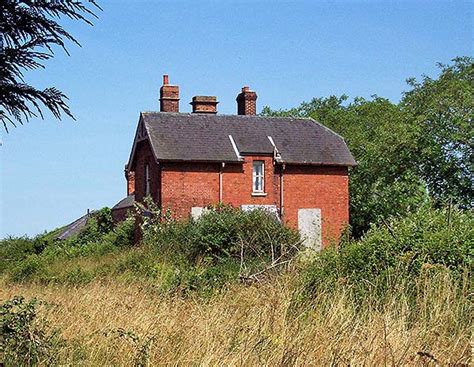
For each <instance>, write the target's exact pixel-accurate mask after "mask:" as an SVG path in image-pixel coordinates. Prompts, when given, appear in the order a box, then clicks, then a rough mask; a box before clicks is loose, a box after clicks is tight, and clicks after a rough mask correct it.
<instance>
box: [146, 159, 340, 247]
mask: <svg viewBox="0 0 474 367" xmlns="http://www.w3.org/2000/svg"><path fill="white" fill-rule="evenodd" d="M253 160H262V161H264V162H265V193H266V195H265V196H252V170H253ZM272 161H273V158H272V157H268V156H255V157H245V161H244V163H243V164H227V165H226V166H225V167H224V168H223V169H222V172H223V175H222V201H223V203H226V204H231V205H233V206H235V207H240V206H241V205H245V204H250V205H275V206H276V207H277V208H280V177H279V174H280V167H279V166H274V165H273V162H272ZM220 169H221V165H220V164H216V163H163V164H162V165H161V180H162V192H161V199H162V204H163V208H165V209H167V208H169V209H171V210H172V212H173V213H174V214H175V215H176V216H177V217H180V218H188V217H189V216H190V212H191V208H192V207H193V206H199V207H204V206H207V205H209V204H217V203H218V202H219V170H220ZM137 184H138V185H140V183H138V173H137ZM303 208H320V209H321V214H322V239H323V246H327V245H328V244H329V243H330V241H331V240H332V239H335V238H338V237H339V235H340V233H341V230H342V229H343V228H344V227H345V225H346V224H347V223H348V221H349V187H348V175H347V168H346V167H309V166H287V167H286V170H285V172H284V221H285V223H287V224H288V225H289V226H291V227H293V228H297V227H298V209H303Z"/></svg>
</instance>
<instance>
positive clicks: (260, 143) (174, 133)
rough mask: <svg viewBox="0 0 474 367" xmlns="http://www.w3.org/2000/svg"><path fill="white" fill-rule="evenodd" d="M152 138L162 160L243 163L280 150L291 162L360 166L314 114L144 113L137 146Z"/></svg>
mask: <svg viewBox="0 0 474 367" xmlns="http://www.w3.org/2000/svg"><path fill="white" fill-rule="evenodd" d="M146 138H148V139H149V141H150V145H151V147H152V150H153V153H154V155H155V158H156V159H157V160H158V161H195V162H198V161H206V162H236V163H237V162H241V161H242V156H243V155H259V154H262V155H264V154H276V155H277V156H278V159H279V161H280V162H282V163H283V162H284V163H287V164H311V165H338V166H354V165H356V161H355V160H354V158H353V156H352V154H351V153H350V151H349V149H348V148H347V145H346V143H345V141H344V139H343V138H342V137H341V136H340V135H338V134H336V133H335V132H333V131H332V130H330V129H328V128H327V127H325V126H323V125H321V124H320V123H318V122H317V121H315V120H312V119H309V118H292V117H263V116H249V115H214V114H196V113H170V112H166V113H164V112H142V113H141V116H140V122H139V126H138V129H137V135H136V137H135V143H134V145H135V144H136V143H137V141H139V140H143V139H146ZM133 154H134V149H133V150H132V154H131V157H130V162H129V163H132V159H133Z"/></svg>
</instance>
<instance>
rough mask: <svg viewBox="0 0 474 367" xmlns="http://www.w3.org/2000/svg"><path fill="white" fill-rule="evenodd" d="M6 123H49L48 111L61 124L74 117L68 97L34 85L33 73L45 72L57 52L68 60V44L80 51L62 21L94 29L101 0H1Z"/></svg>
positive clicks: (1, 94)
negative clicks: (26, 74)
mask: <svg viewBox="0 0 474 367" xmlns="http://www.w3.org/2000/svg"><path fill="white" fill-rule="evenodd" d="M0 3H1V7H0V120H1V122H2V124H3V127H4V128H5V130H6V131H8V125H9V124H11V125H13V126H16V124H17V123H20V124H23V122H25V121H28V120H29V119H30V118H31V117H35V116H38V115H39V116H40V117H41V118H43V113H42V107H43V108H44V107H46V108H47V109H48V110H49V111H51V113H52V114H53V115H54V116H55V117H56V118H57V119H60V118H61V116H62V114H63V113H64V114H66V115H68V116H70V117H73V115H72V113H71V111H70V110H69V107H68V105H67V97H66V95H64V93H62V92H61V91H59V90H58V89H56V88H54V87H50V88H46V89H44V90H39V89H36V88H35V87H33V86H31V85H28V84H27V83H26V82H25V80H24V72H25V71H27V70H32V69H38V68H43V67H44V66H43V64H42V62H44V61H45V60H48V59H50V58H52V57H53V55H54V51H53V47H54V46H59V47H60V48H62V49H63V50H64V51H65V52H66V53H67V54H68V52H67V49H66V45H65V42H66V41H70V42H73V43H75V44H77V45H79V46H80V44H79V42H78V41H77V40H76V39H75V38H74V37H73V36H72V35H71V34H69V33H68V32H67V31H65V30H64V29H63V28H62V27H61V25H60V24H59V23H58V20H59V19H60V18H61V17H67V18H70V19H73V20H78V21H81V22H85V23H87V24H90V25H92V23H91V21H90V20H89V19H88V18H90V17H96V15H95V14H94V13H93V11H92V10H91V9H93V8H97V9H100V7H99V6H98V5H97V4H96V2H95V0H88V1H86V2H84V1H80V0H0Z"/></svg>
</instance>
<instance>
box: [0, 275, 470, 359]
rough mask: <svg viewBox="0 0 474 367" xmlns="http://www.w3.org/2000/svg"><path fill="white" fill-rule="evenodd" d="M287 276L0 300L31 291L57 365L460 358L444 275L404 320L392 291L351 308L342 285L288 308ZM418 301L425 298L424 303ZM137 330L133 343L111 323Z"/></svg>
mask: <svg viewBox="0 0 474 367" xmlns="http://www.w3.org/2000/svg"><path fill="white" fill-rule="evenodd" d="M289 277H290V278H291V276H287V277H280V278H275V279H274V280H273V281H272V282H266V283H263V284H258V285H253V286H244V285H235V286H232V287H231V288H229V289H228V290H226V291H224V292H222V293H221V294H219V295H216V296H214V297H212V298H211V299H209V300H200V299H197V298H184V299H183V298H179V297H166V296H160V295H158V294H157V293H154V292H153V288H152V287H150V286H149V285H144V284H143V283H129V284H125V283H123V282H118V281H102V282H99V281H95V282H93V283H91V284H88V285H85V286H80V287H72V286H55V285H49V286H42V285H34V284H23V285H21V284H20V285H18V284H17V285H12V284H7V283H0V286H1V291H0V298H1V299H2V300H5V299H8V298H10V297H12V296H14V295H24V296H25V297H27V298H31V297H38V298H39V299H42V300H45V301H47V302H49V303H51V304H52V305H53V307H52V308H49V310H48V309H47V308H43V309H42V312H44V314H47V317H48V319H49V320H50V321H51V324H52V325H53V326H54V327H57V328H59V329H60V330H61V331H62V336H63V337H64V338H65V339H66V340H68V341H69V343H67V347H65V348H64V349H63V350H62V351H61V361H62V363H63V364H65V365H68V364H69V365H77V364H79V363H80V364H82V365H87V366H104V365H114V366H130V365H133V364H134V362H136V360H137V357H138V355H139V350H140V348H141V347H143V346H146V345H147V341H148V344H149V347H150V348H149V351H148V352H146V347H145V348H142V349H144V350H145V352H144V354H147V355H148V363H149V365H205V366H206V365H209V366H213V365H222V366H293V365H297V366H309V365H311V366H326V365H333V366H336V365H341V366H347V365H351V366H384V365H388V366H406V365H433V366H434V365H442V366H445V365H452V366H455V365H458V366H461V365H468V364H469V363H470V343H469V342H470V330H469V327H467V326H463V325H457V324H456V317H457V316H456V315H457V310H456V307H458V306H457V304H456V302H455V301H454V300H453V297H454V295H453V293H452V291H451V290H450V289H451V288H450V284H449V281H446V284H442V283H443V282H442V281H441V283H440V284H439V285H438V286H437V288H436V289H437V291H436V292H434V293H432V294H431V295H430V297H434V298H435V300H434V301H433V299H431V300H425V301H423V300H422V301H421V302H420V312H419V317H416V319H414V320H413V319H412V320H410V318H409V312H408V310H407V306H406V303H405V302H404V300H403V299H399V298H396V297H394V299H393V300H391V301H388V303H387V305H386V307H385V310H384V311H376V310H365V311H361V312H358V311H357V310H356V309H355V308H354V306H353V305H352V303H351V302H350V301H349V300H348V298H347V297H346V296H345V295H344V293H343V292H341V293H339V294H337V295H326V294H321V295H320V296H319V297H318V299H317V300H316V302H315V305H316V306H315V307H313V308H311V309H310V308H308V307H306V308H304V309H298V308H294V307H292V299H294V293H293V290H292V287H291V284H292V283H293V280H292V279H288V278H289ZM424 302H425V303H424ZM119 328H122V329H124V330H125V331H131V332H133V333H134V334H135V335H137V336H139V337H140V340H138V341H137V342H136V343H134V342H133V341H132V340H131V339H130V338H128V339H127V338H126V337H119V336H118V334H117V333H113V332H111V330H117V329H119Z"/></svg>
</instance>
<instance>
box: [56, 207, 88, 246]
mask: <svg viewBox="0 0 474 367" xmlns="http://www.w3.org/2000/svg"><path fill="white" fill-rule="evenodd" d="M90 215H91V213H89V214H86V215H83V216H82V217H80V218H79V219H76V220H75V221H74V222H72V223H70V224H68V225H67V226H65V227H64V228H62V230H61V232H60V233H59V234H58V235H57V236H56V239H58V240H65V239H67V238H70V237H73V236H75V235H77V234H79V232H81V231H82V230H83V229H84V227H85V226H86V224H87V222H88V220H89V218H90Z"/></svg>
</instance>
